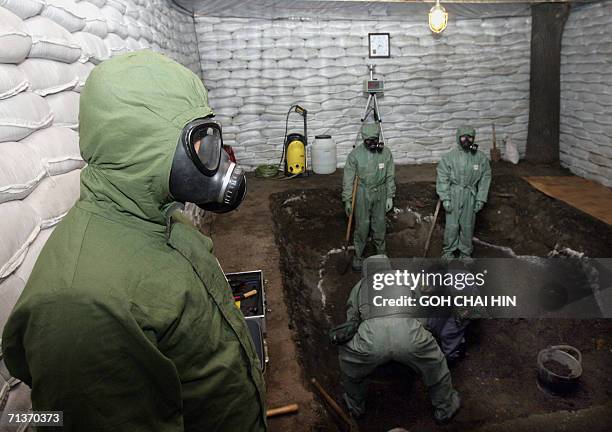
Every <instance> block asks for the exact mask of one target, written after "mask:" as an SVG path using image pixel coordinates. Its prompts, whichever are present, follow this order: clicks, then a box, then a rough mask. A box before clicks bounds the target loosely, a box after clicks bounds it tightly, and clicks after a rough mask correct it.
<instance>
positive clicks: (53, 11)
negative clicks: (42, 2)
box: [40, 0, 85, 33]
mask: <svg viewBox="0 0 612 432" xmlns="http://www.w3.org/2000/svg"><path fill="white" fill-rule="evenodd" d="M40 14H41V15H42V16H44V17H47V18H49V19H50V20H52V21H54V22H56V23H58V24H59V25H61V26H62V27H64V28H65V29H66V30H68V31H69V32H70V33H72V32H77V31H79V30H82V29H83V27H85V19H84V16H83V15H82V14H80V13H78V12H77V6H76V3H75V2H74V1H72V0H47V4H46V6H45V8H44V9H43V10H42V12H41V13H40Z"/></svg>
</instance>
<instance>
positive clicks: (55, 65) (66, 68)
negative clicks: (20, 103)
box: [19, 58, 79, 96]
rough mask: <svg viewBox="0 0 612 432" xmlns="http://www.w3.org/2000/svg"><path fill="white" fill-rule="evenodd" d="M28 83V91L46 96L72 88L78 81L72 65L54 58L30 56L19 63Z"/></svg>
mask: <svg viewBox="0 0 612 432" xmlns="http://www.w3.org/2000/svg"><path fill="white" fill-rule="evenodd" d="M19 69H20V70H21V71H23V73H24V75H25V76H26V77H27V80H28V82H29V83H30V91H33V92H34V93H36V94H37V95H40V96H47V95H49V94H52V93H58V92H61V91H64V90H69V89H73V88H74V87H75V86H76V85H77V84H78V82H79V77H78V76H77V74H76V73H75V70H74V68H73V67H72V65H69V64H67V63H62V62H56V61H54V60H46V59H37V58H30V59H26V60H25V61H24V62H23V63H21V64H20V65H19Z"/></svg>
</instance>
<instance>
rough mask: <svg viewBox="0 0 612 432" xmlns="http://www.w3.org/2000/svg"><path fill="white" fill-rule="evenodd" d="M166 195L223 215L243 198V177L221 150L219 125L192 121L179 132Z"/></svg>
mask: <svg viewBox="0 0 612 432" xmlns="http://www.w3.org/2000/svg"><path fill="white" fill-rule="evenodd" d="M170 194H171V195H172V197H173V198H174V199H175V200H176V201H180V202H186V201H188V202H192V203H194V204H196V205H197V206H198V207H200V208H201V209H203V210H206V211H211V212H214V213H226V212H229V211H231V210H234V209H236V208H237V207H238V206H239V205H240V203H241V202H242V200H243V199H244V197H245V195H246V176H245V175H244V171H243V170H242V168H240V167H238V166H237V165H236V164H235V163H234V162H232V161H231V160H230V158H229V156H228V154H227V153H226V152H225V151H224V150H223V136H222V134H221V125H219V124H218V123H217V122H214V121H213V120H211V119H210V118H203V119H196V120H193V121H192V122H190V123H189V124H187V125H186V126H185V127H184V128H183V131H182V133H181V136H180V138H179V142H178V144H177V147H176V152H175V153H174V159H173V161H172V168H171V170H170Z"/></svg>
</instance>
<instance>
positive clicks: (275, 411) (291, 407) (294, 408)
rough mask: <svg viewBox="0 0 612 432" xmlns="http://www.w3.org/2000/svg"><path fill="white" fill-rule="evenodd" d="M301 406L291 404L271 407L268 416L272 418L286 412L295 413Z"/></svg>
mask: <svg viewBox="0 0 612 432" xmlns="http://www.w3.org/2000/svg"><path fill="white" fill-rule="evenodd" d="M299 408H300V407H299V406H298V404H290V405H285V406H282V407H278V408H271V409H269V410H268V411H267V413H266V416H267V417H268V418H270V417H276V416H280V415H285V414H293V413H296V412H298V410H299Z"/></svg>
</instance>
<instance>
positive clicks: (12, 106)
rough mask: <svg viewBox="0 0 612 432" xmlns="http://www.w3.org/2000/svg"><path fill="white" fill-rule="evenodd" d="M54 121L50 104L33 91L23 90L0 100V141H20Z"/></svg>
mask: <svg viewBox="0 0 612 432" xmlns="http://www.w3.org/2000/svg"><path fill="white" fill-rule="evenodd" d="M52 121H53V114H52V113H51V109H50V107H49V105H48V104H47V102H45V100H44V99H43V98H42V97H40V96H38V95H37V94H35V93H33V92H21V93H19V94H18V95H16V96H13V97H12V98H9V99H4V100H0V143H1V142H5V141H19V140H20V139H22V138H25V137H27V136H28V135H30V134H31V133H32V132H34V131H36V130H38V129H42V128H45V127H47V126H49V125H50V124H51V122H52Z"/></svg>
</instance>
